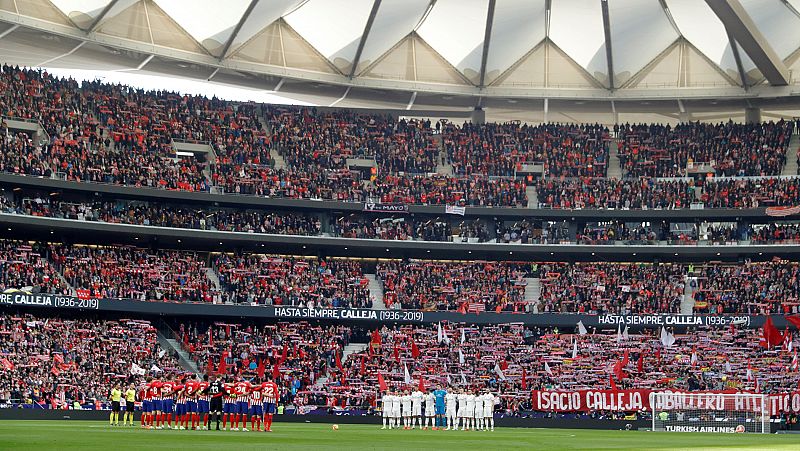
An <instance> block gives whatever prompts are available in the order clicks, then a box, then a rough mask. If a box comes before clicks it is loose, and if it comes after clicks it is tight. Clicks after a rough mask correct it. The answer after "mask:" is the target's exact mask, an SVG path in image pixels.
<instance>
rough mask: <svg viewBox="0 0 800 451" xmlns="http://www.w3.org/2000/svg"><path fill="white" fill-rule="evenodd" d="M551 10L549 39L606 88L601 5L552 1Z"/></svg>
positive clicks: (581, 0)
mask: <svg viewBox="0 0 800 451" xmlns="http://www.w3.org/2000/svg"><path fill="white" fill-rule="evenodd" d="M550 8H551V9H550V39H551V40H552V41H553V42H554V43H555V44H556V45H557V46H558V47H559V48H560V49H561V50H563V51H564V53H566V54H567V55H568V56H569V57H570V58H572V59H573V60H575V62H577V63H578V64H579V65H580V66H581V67H583V68H584V69H586V70H587V71H588V72H589V73H590V74H591V75H592V76H594V77H595V78H597V79H598V80H600V81H602V82H603V83H604V84H606V80H607V79H608V65H607V64H606V40H605V33H604V32H603V12H602V10H601V9H600V1H599V0H574V1H571V2H564V1H555V2H553V3H552V5H551V7H550ZM576 30H578V31H580V32H576Z"/></svg>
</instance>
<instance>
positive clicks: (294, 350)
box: [292, 343, 297, 359]
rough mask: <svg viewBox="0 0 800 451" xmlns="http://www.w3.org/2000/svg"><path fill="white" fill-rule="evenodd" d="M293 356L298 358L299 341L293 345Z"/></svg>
mask: <svg viewBox="0 0 800 451" xmlns="http://www.w3.org/2000/svg"><path fill="white" fill-rule="evenodd" d="M292 358H293V359H296V358H297V343H295V344H294V345H292Z"/></svg>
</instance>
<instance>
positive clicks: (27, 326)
mask: <svg viewBox="0 0 800 451" xmlns="http://www.w3.org/2000/svg"><path fill="white" fill-rule="evenodd" d="M134 365H137V366H138V367H139V368H141V370H142V371H141V372H139V371H137V372H136V374H134V372H133V371H132V369H134ZM0 368H2V371H0V402H11V403H15V404H20V405H33V406H36V405H39V406H47V407H48V408H70V409H71V408H73V407H75V406H76V405H77V406H78V408H79V409H80V408H84V407H85V408H90V409H94V408H96V406H99V405H101V403H103V402H104V401H106V400H108V397H109V393H110V392H111V389H112V388H113V387H114V386H115V385H117V384H120V386H122V387H128V385H129V384H133V386H134V387H136V388H137V389H138V388H139V387H141V386H142V385H143V384H144V381H145V377H146V375H150V376H156V377H162V376H163V377H176V375H177V374H178V373H181V372H182V370H181V369H180V368H179V366H178V362H177V360H176V359H175V357H174V356H172V355H171V354H170V353H169V352H167V351H166V350H164V349H161V347H160V346H159V345H158V343H157V341H156V331H155V328H154V327H153V326H152V325H151V324H150V322H149V321H145V320H130V319H121V320H117V321H114V320H93V319H67V318H60V317H44V316H34V315H28V314H24V315H23V314H16V313H13V312H4V314H3V315H0ZM140 373H141V374H140Z"/></svg>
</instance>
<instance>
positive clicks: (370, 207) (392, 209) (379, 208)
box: [364, 202, 408, 213]
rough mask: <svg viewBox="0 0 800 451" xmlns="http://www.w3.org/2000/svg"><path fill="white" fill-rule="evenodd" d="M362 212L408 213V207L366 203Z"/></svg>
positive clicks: (404, 205)
mask: <svg viewBox="0 0 800 451" xmlns="http://www.w3.org/2000/svg"><path fill="white" fill-rule="evenodd" d="M364 211H374V212H379V213H408V205H406V204H379V203H375V202H367V203H365V204H364Z"/></svg>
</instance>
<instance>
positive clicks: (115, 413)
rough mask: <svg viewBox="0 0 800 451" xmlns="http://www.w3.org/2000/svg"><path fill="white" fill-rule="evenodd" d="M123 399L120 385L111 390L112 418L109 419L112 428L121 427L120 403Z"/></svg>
mask: <svg viewBox="0 0 800 451" xmlns="http://www.w3.org/2000/svg"><path fill="white" fill-rule="evenodd" d="M120 399H122V391H121V390H120V389H119V385H115V386H114V388H112V389H111V417H110V418H109V419H108V424H109V425H111V426H119V401H120Z"/></svg>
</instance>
